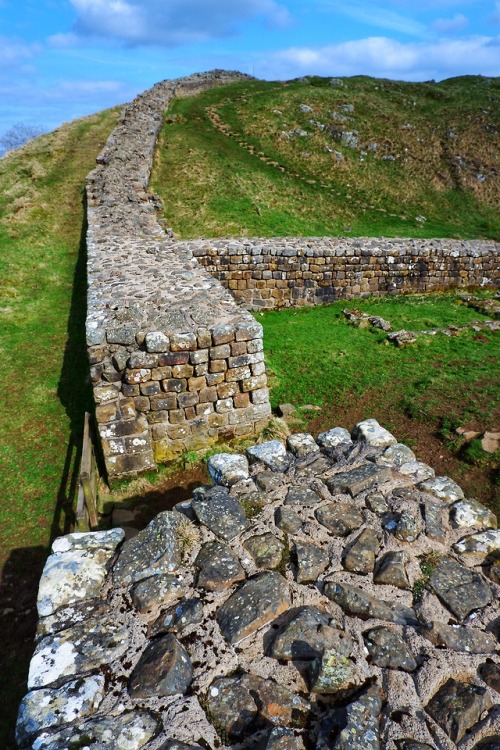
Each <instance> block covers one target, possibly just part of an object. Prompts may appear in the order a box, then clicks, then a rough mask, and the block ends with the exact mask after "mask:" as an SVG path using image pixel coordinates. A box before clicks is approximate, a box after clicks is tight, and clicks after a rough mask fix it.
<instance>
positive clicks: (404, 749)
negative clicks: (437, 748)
mask: <svg viewBox="0 0 500 750" xmlns="http://www.w3.org/2000/svg"><path fill="white" fill-rule="evenodd" d="M396 747H397V748H398V750H434V748H433V747H432V746H431V745H427V743H425V742H417V741H416V740H396Z"/></svg>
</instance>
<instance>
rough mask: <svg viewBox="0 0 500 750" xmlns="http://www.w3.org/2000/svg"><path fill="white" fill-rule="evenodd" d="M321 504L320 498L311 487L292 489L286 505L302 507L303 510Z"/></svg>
mask: <svg viewBox="0 0 500 750" xmlns="http://www.w3.org/2000/svg"><path fill="white" fill-rule="evenodd" d="M320 502H321V498H320V496H319V495H318V494H317V493H316V492H314V490H312V489H311V488H310V487H300V486H295V487H290V489H289V490H288V492H287V496H286V498H285V505H300V506H301V507H302V508H312V507H313V506H314V505H317V504H318V503H320Z"/></svg>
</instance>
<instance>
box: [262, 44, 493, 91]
mask: <svg viewBox="0 0 500 750" xmlns="http://www.w3.org/2000/svg"><path fill="white" fill-rule="evenodd" d="M475 73H481V74H482V75H489V76H498V75H500V37H484V36H470V37H467V38H462V39H440V40H438V41H436V42H428V41H425V42H409V43H406V44H405V43H402V42H398V41H395V40H394V39H388V38H387V37H369V38H367V39H359V40H355V41H349V42H342V43H340V44H333V45H327V46H322V47H291V48H289V49H285V50H281V51H279V52H276V53H275V54H274V55H273V56H272V57H270V58H268V60H267V68H266V70H265V73H264V75H265V76H266V77H275V78H291V77H296V76H299V75H306V74H317V75H326V76H327V75H333V76H336V75H342V76H351V75H371V76H380V77H385V78H394V79H398V78H399V79H405V80H413V81H423V80H429V79H432V78H434V79H438V80H440V79H442V78H449V77H452V76H457V75H467V74H475ZM258 74H259V73H258ZM260 75H262V72H260Z"/></svg>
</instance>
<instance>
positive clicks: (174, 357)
mask: <svg viewBox="0 0 500 750" xmlns="http://www.w3.org/2000/svg"><path fill="white" fill-rule="evenodd" d="M189 356H190V355H189V354H188V353H187V352H168V353H166V354H160V355H159V356H158V365H159V366H160V367H172V366H173V365H187V363H188V362H189Z"/></svg>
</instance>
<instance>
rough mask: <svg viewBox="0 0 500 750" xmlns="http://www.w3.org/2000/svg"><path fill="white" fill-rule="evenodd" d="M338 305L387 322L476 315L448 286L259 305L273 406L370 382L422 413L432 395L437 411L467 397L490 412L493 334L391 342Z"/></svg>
mask: <svg viewBox="0 0 500 750" xmlns="http://www.w3.org/2000/svg"><path fill="white" fill-rule="evenodd" d="M346 307H347V308H354V307H356V308H359V309H361V310H362V311H363V312H365V313H368V314H370V315H378V316H381V317H383V318H385V319H386V320H388V321H389V322H390V323H391V324H392V326H393V328H394V330H397V329H399V328H403V327H404V328H408V329H411V330H425V329H429V328H434V327H438V326H444V325H457V324H458V325H460V324H463V323H468V322H471V321H473V320H478V319H481V317H482V316H480V315H478V313H477V312H475V311H473V310H471V309H470V308H467V307H465V306H463V305H460V304H458V302H457V299H456V297H455V296H454V295H452V294H450V295H439V296H438V295H436V296H429V297H428V298H424V297H420V296H418V297H410V296H408V297H406V296H405V297H399V298H392V297H391V298H383V299H370V300H363V301H361V300H356V301H350V302H348V303H346V302H339V303H336V304H334V305H329V306H325V307H316V308H301V309H300V310H280V311H273V312H268V313H260V314H258V315H257V317H258V319H259V320H260V321H261V322H262V323H263V325H264V335H265V351H266V361H267V363H268V366H269V367H270V369H271V370H272V372H273V373H274V380H273V390H272V394H271V397H272V403H273V406H276V405H277V404H279V403H282V402H287V401H292V402H293V403H294V404H300V403H302V404H305V403H315V404H317V405H319V406H322V405H326V404H328V403H332V404H337V405H345V404H346V403H348V402H349V400H350V399H351V398H352V397H353V396H358V397H359V396H362V395H363V394H364V393H366V392H367V391H370V390H372V389H378V390H380V391H382V392H387V390H388V389H390V394H391V398H392V399H393V400H394V399H400V401H401V404H403V405H404V404H406V403H407V402H411V401H413V400H414V401H415V411H416V412H418V413H419V414H421V415H422V416H424V415H425V413H426V409H427V408H430V405H431V404H433V403H434V401H435V399H440V400H441V402H442V407H443V415H444V414H448V415H449V416H450V417H451V416H454V415H453V404H454V402H455V400H456V399H457V400H458V401H459V402H460V403H462V401H463V399H464V398H465V397H467V399H468V401H469V411H470V413H471V415H474V416H475V417H477V418H480V419H482V420H487V421H490V420H491V412H492V411H493V410H494V409H495V408H498V405H499V402H500V395H499V392H498V385H499V376H498V372H499V370H498V364H499V362H498V359H499V357H498V341H497V338H496V337H497V336H498V334H495V333H492V332H489V331H488V332H484V331H482V332H481V336H480V339H481V341H478V335H477V333H475V332H474V331H472V330H468V329H466V330H464V331H462V332H460V333H459V335H457V336H453V337H448V336H444V335H442V334H436V335H435V336H422V337H420V338H418V339H417V342H416V343H415V344H414V345H412V346H409V347H407V348H404V349H399V348H397V347H395V346H393V345H390V344H389V343H388V342H387V339H386V334H385V333H384V332H383V331H380V330H379V329H375V328H369V329H362V328H355V327H353V326H351V325H349V324H348V322H347V321H346V319H345V317H344V315H343V313H342V309H344V308H346ZM305 362H307V367H305V366H304V363H305ZM480 381H484V382H483V385H482V387H481V389H480V391H478V390H477V384H478V382H480ZM460 416H461V417H462V416H463V414H462V413H461V414H460Z"/></svg>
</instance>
